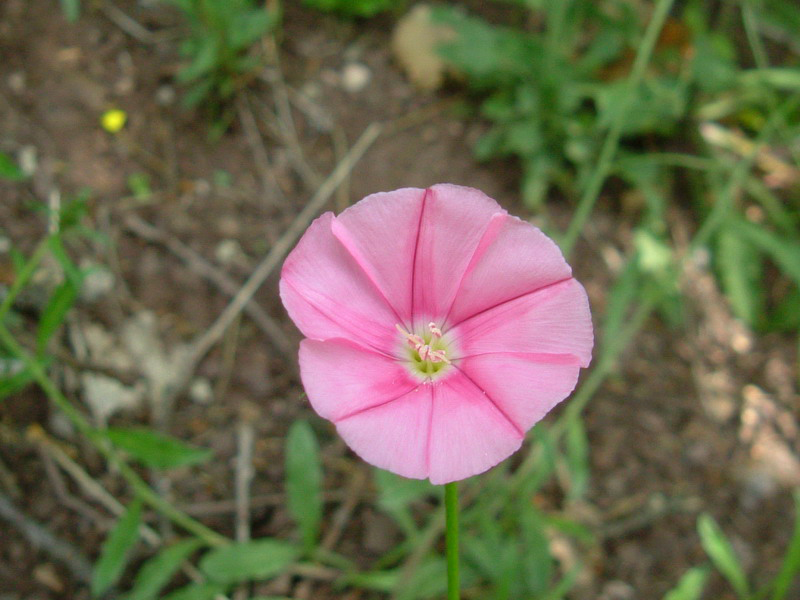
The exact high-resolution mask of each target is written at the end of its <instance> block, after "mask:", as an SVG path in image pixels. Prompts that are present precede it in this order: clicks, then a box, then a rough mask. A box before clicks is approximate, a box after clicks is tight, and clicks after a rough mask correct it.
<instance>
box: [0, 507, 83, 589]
mask: <svg viewBox="0 0 800 600" xmlns="http://www.w3.org/2000/svg"><path fill="white" fill-rule="evenodd" d="M0 518H2V519H4V520H5V521H7V522H8V523H10V524H11V525H12V526H13V527H14V528H15V529H17V531H19V532H20V533H21V534H22V535H23V536H24V537H25V539H27V540H28V542H29V543H30V544H31V546H33V547H34V548H36V549H38V550H41V551H42V552H45V553H47V554H49V555H50V556H51V557H53V558H54V559H56V560H58V561H59V562H61V563H62V564H63V565H65V566H66V567H67V568H69V570H70V571H71V572H72V574H73V575H74V576H75V577H76V578H77V579H78V580H79V581H84V582H88V581H91V579H92V565H91V563H90V562H89V561H88V560H87V559H86V557H85V556H83V554H82V553H81V552H80V551H79V550H78V549H77V548H75V547H74V546H73V545H72V544H69V543H68V542H65V541H64V540H61V539H59V538H57V537H56V536H54V535H53V534H52V533H50V531H49V530H48V529H47V528H45V527H44V526H43V525H40V524H39V523H37V522H36V521H34V520H33V519H31V518H30V517H28V516H27V515H25V513H23V512H22V511H21V510H20V509H19V508H17V506H16V505H15V504H14V503H13V502H12V501H11V499H9V498H8V497H6V496H5V495H4V494H2V493H0Z"/></svg>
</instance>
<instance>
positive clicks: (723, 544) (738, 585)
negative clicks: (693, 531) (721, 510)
mask: <svg viewBox="0 0 800 600" xmlns="http://www.w3.org/2000/svg"><path fill="white" fill-rule="evenodd" d="M697 531H698V533H699V534H700V543H701V544H702V545H703V549H704V550H705V551H706V554H708V556H709V558H710V559H711V562H713V563H714V566H715V567H717V569H718V570H719V572H720V573H722V575H723V576H724V577H725V579H727V580H728V583H730V584H731V587H733V589H734V591H735V592H736V593H737V594H738V596H739V597H740V598H747V597H748V596H749V595H750V586H749V585H748V584H747V576H746V575H745V573H744V569H742V565H741V563H740V562H739V559H738V558H737V556H736V554H735V553H734V551H733V547H732V546H731V544H730V542H729V541H728V538H727V537H725V533H724V532H723V531H722V529H720V527H719V525H717V522H716V521H714V519H713V517H711V515H709V514H702V515H700V517H699V518H698V520H697Z"/></svg>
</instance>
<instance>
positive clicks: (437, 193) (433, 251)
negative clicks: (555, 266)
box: [412, 184, 505, 327]
mask: <svg viewBox="0 0 800 600" xmlns="http://www.w3.org/2000/svg"><path fill="white" fill-rule="evenodd" d="M497 214H505V211H504V210H503V209H502V208H500V206H499V205H498V204H497V202H495V201H494V200H492V199H491V198H489V196H487V195H486V194H484V193H483V192H480V191H478V190H475V189H472V188H468V187H462V186H457V185H450V184H439V185H435V186H433V187H431V188H429V189H428V194H427V195H426V197H425V202H424V205H423V209H422V218H421V220H420V227H419V239H418V241H417V246H416V251H415V263H414V282H413V287H414V290H413V294H414V301H413V306H412V309H413V312H414V318H415V321H416V322H415V323H413V324H412V326H414V327H420V326H424V325H425V324H427V322H428V321H438V322H440V323H441V320H442V319H443V318H444V317H445V316H446V314H447V311H448V309H449V308H450V306H451V304H452V303H453V298H454V297H455V295H456V292H457V291H458V287H459V284H460V282H461V279H462V276H463V274H464V272H465V271H466V270H467V267H468V265H469V264H470V261H471V259H472V256H473V253H474V252H475V249H476V248H477V247H478V245H479V243H480V241H481V239H482V238H483V236H484V233H485V231H486V229H487V227H488V226H489V224H490V222H491V220H492V217H493V216H494V215H497Z"/></svg>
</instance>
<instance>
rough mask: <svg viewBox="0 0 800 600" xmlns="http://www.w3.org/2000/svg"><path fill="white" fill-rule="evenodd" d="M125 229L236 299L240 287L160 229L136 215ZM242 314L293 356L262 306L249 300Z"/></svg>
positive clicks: (278, 327) (127, 218)
mask: <svg viewBox="0 0 800 600" xmlns="http://www.w3.org/2000/svg"><path fill="white" fill-rule="evenodd" d="M125 228H126V229H127V230H128V231H130V232H132V233H135V234H136V235H138V236H139V237H141V238H142V239H145V240H147V241H149V242H154V243H158V244H161V245H163V246H164V247H165V248H166V249H167V250H169V251H170V252H172V253H173V254H174V255H175V256H177V257H178V258H180V259H181V260H182V261H183V262H184V263H186V265H187V266H188V267H189V268H190V269H192V270H193V271H194V272H195V273H197V274H198V275H200V276H201V277H204V278H205V279H207V280H208V281H209V282H211V283H213V284H214V285H215V286H216V287H217V288H219V290H220V291H222V292H223V293H225V294H227V295H228V296H235V295H236V293H237V292H238V291H239V285H238V284H237V283H236V282H234V281H233V280H232V279H231V278H230V277H228V276H227V275H226V274H225V273H224V272H223V271H221V270H220V269H218V268H217V267H215V266H214V265H213V264H211V263H210V262H208V261H207V260H206V259H205V258H203V257H202V256H200V255H199V254H198V253H197V252H195V251H194V250H192V249H191V248H189V246H187V245H186V244H183V243H182V242H180V241H178V240H176V239H175V238H173V237H171V236H169V235H167V234H165V233H164V232H162V231H161V230H160V229H158V228H156V227H154V226H153V225H151V224H150V223H147V222H146V221H144V220H142V219H140V218H139V217H137V216H136V215H128V216H127V217H126V218H125ZM244 312H245V313H247V316H249V317H250V318H251V319H253V322H254V323H255V324H256V325H257V326H258V327H259V329H261V331H263V332H264V334H265V335H266V336H267V339H269V340H270V341H271V342H272V344H273V345H274V346H275V348H276V349H277V350H279V351H280V352H281V354H282V355H283V356H286V357H291V356H293V354H294V350H293V348H292V346H291V344H290V343H289V341H288V340H287V338H286V334H285V333H284V332H283V331H282V330H281V327H280V325H278V323H277V322H276V321H275V319H273V318H272V317H270V316H269V315H268V314H267V313H266V312H265V311H264V309H262V308H261V306H259V305H258V304H257V303H256V302H255V301H253V300H252V299H250V301H249V302H248V303H247V304H246V305H245V307H244Z"/></svg>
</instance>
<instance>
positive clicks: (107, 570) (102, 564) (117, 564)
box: [91, 500, 142, 597]
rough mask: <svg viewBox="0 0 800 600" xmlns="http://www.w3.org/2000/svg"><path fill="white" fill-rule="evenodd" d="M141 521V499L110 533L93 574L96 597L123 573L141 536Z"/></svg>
mask: <svg viewBox="0 0 800 600" xmlns="http://www.w3.org/2000/svg"><path fill="white" fill-rule="evenodd" d="M141 521H142V503H141V501H140V500H134V501H133V502H131V503H130V505H128V509H127V510H126V511H125V513H124V514H123V515H122V516H121V517H120V519H119V521H117V524H116V525H115V526H114V529H112V530H111V533H109V534H108V537H107V538H106V541H105V543H104V544H103V548H102V550H101V551H100V559H99V560H98V561H97V564H96V565H95V568H94V573H93V574H92V586H91V587H92V595H93V596H94V597H99V596H101V595H103V594H104V593H105V592H106V591H108V589H109V588H110V587H111V586H112V585H114V584H115V583H116V582H117V580H118V579H119V577H120V575H122V571H123V570H124V569H125V565H126V564H127V562H128V554H129V552H130V550H131V548H133V545H134V544H135V543H136V540H137V539H138V538H139V524H140V523H141Z"/></svg>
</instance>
